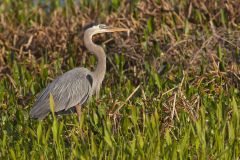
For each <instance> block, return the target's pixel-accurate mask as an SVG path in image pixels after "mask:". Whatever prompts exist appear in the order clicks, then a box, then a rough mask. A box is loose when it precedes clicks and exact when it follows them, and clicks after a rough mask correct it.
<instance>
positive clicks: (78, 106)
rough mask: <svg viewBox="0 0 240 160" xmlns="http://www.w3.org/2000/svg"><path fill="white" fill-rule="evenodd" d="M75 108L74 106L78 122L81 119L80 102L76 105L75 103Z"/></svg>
mask: <svg viewBox="0 0 240 160" xmlns="http://www.w3.org/2000/svg"><path fill="white" fill-rule="evenodd" d="M75 108H76V111H77V115H78V122H79V123H80V120H81V114H82V112H81V108H82V107H81V105H80V104H78V105H76V106H75Z"/></svg>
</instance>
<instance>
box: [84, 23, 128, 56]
mask: <svg viewBox="0 0 240 160" xmlns="http://www.w3.org/2000/svg"><path fill="white" fill-rule="evenodd" d="M107 32H128V35H129V32H130V30H129V29H126V28H119V27H110V26H107V25H105V24H99V25H95V26H92V27H91V28H88V29H87V30H86V31H85V33H84V43H85V46H86V47H87V48H88V49H89V50H90V51H92V48H93V47H94V46H96V45H95V44H94V43H93V42H92V37H93V36H94V35H96V34H99V33H107Z"/></svg>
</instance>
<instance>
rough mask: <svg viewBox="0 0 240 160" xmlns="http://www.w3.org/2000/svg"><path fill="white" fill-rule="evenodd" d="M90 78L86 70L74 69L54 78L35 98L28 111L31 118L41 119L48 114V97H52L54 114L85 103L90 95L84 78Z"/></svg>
mask: <svg viewBox="0 0 240 160" xmlns="http://www.w3.org/2000/svg"><path fill="white" fill-rule="evenodd" d="M89 75H90V76H92V74H91V72H90V71H89V70H87V69H86V68H75V69H73V70H70V71H68V72H66V73H64V74H63V75H61V76H59V77H58V78H56V79H55V80H54V81H53V82H52V83H50V84H49V85H48V86H47V87H46V88H45V89H44V90H43V91H42V93H41V94H40V95H39V96H38V97H37V100H36V102H35V104H34V107H33V108H32V109H31V111H30V115H31V117H33V118H38V119H43V118H45V117H46V116H47V114H48V113H49V112H50V107H49V95H50V93H51V94H52V95H53V99H54V102H55V108H54V109H55V112H59V111H66V110H68V109H69V108H71V107H73V106H75V105H77V104H80V105H82V104H83V103H84V102H86V101H87V99H88V97H89V96H91V95H92V86H91V82H89V80H88V79H87V78H86V77H87V76H89Z"/></svg>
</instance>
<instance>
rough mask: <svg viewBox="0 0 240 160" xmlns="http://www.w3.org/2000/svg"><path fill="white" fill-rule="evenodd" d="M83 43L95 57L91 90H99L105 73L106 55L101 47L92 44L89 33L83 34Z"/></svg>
mask: <svg viewBox="0 0 240 160" xmlns="http://www.w3.org/2000/svg"><path fill="white" fill-rule="evenodd" d="M84 43H85V46H86V47H87V49H88V50H89V51H90V52H92V53H93V54H94V55H96V57H97V66H96V69H95V70H94V71H93V78H94V81H93V89H94V90H99V89H100V85H101V83H102V81H103V79H104V76H105V72H106V55H105V52H104V50H103V48H102V47H100V46H98V45H96V44H94V43H93V42H92V35H91V33H89V32H85V34H84Z"/></svg>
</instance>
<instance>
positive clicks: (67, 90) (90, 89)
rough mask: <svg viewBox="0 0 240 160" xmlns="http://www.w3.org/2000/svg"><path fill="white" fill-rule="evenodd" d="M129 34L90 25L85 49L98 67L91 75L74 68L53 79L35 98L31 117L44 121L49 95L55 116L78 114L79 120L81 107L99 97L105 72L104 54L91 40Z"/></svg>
mask: <svg viewBox="0 0 240 160" xmlns="http://www.w3.org/2000/svg"><path fill="white" fill-rule="evenodd" d="M121 31H126V32H129V30H128V29H125V28H115V27H109V26H106V25H104V24H100V25H96V26H93V27H91V28H89V29H87V30H86V31H85V33H84V44H85V46H86V48H87V49H88V50H89V51H90V52H91V53H93V54H95V55H96V57H97V60H98V62H97V67H96V69H95V71H93V72H91V71H89V70H88V69H86V68H82V67H80V68H74V69H72V70H70V71H68V72H66V73H64V74H63V75H61V76H59V77H57V78H56V79H55V80H53V81H52V82H51V83H50V84H49V85H48V86H47V87H46V88H45V89H44V90H43V91H42V92H41V93H40V94H39V96H38V97H37V100H36V102H35V104H34V107H33V108H32V109H31V111H30V116H31V117H32V118H37V119H39V120H41V119H44V118H45V117H46V116H47V115H48V113H49V112H50V105H49V95H50V94H52V96H53V99H54V102H55V108H54V112H55V113H56V114H64V113H71V112H77V115H78V119H79V121H80V116H81V106H82V105H83V104H84V103H85V102H86V101H87V100H88V98H89V97H91V96H92V95H93V94H96V97H97V98H98V97H99V91H100V86H101V84H102V81H103V79H104V76H105V72H106V55H105V52H104V50H103V48H102V47H101V46H99V45H96V44H94V43H93V41H92V37H93V35H95V34H98V33H105V32H121Z"/></svg>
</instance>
